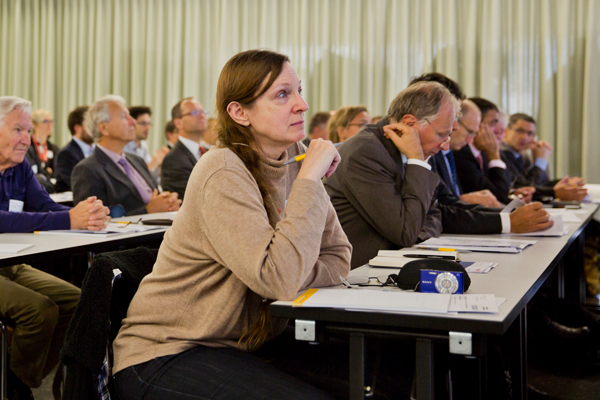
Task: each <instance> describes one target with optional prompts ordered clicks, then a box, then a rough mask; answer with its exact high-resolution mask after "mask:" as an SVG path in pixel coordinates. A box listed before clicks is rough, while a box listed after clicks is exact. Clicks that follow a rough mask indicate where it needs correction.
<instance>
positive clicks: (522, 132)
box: [514, 128, 535, 137]
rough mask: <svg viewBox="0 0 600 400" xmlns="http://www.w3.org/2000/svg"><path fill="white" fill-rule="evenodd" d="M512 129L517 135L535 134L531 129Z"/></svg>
mask: <svg viewBox="0 0 600 400" xmlns="http://www.w3.org/2000/svg"><path fill="white" fill-rule="evenodd" d="M514 131H515V132H517V133H518V134H519V135H527V136H529V137H533V136H534V135H535V133H534V132H533V131H526V130H525V129H523V128H517V129H515V130H514Z"/></svg>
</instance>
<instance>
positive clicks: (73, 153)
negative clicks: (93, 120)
mask: <svg viewBox="0 0 600 400" xmlns="http://www.w3.org/2000/svg"><path fill="white" fill-rule="evenodd" d="M88 108H89V107H88V106H80V107H77V108H76V109H74V110H73V111H71V112H70V113H69V118H68V120H67V124H68V126H69V131H70V132H71V135H72V136H73V139H71V141H70V142H69V143H68V144H67V145H66V146H65V147H63V148H62V149H61V150H60V151H59V152H58V154H57V155H56V160H55V161H54V172H55V174H56V191H57V192H59V193H60V192H68V191H70V190H71V173H72V172H73V168H75V166H76V165H77V163H78V162H79V161H81V160H83V159H84V158H86V157H87V156H89V155H90V154H92V151H94V138H92V137H91V136H90V134H89V133H88V131H87V129H85V124H84V123H83V118H84V116H85V112H86V111H87V110H88Z"/></svg>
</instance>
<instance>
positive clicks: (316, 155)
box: [298, 139, 342, 182]
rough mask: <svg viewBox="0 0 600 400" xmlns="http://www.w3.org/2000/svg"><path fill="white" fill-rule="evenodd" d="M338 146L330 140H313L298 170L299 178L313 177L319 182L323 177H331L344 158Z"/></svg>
mask: <svg viewBox="0 0 600 400" xmlns="http://www.w3.org/2000/svg"><path fill="white" fill-rule="evenodd" d="M336 147H337V146H334V144H333V143H331V142H330V141H329V140H323V139H313V140H311V142H310V145H309V146H308V150H307V151H306V153H305V154H306V155H305V156H304V161H303V162H302V167H300V172H298V179H303V178H304V179H312V180H314V181H315V182H318V181H320V180H321V178H323V177H326V178H328V177H330V176H331V174H333V172H334V171H335V169H336V168H337V166H338V164H339V163H340V161H341V160H342V158H341V157H340V153H338V152H337V150H336Z"/></svg>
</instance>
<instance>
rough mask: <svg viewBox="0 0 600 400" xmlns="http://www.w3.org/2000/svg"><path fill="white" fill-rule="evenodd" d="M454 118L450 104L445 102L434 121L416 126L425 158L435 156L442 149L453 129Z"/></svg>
mask: <svg viewBox="0 0 600 400" xmlns="http://www.w3.org/2000/svg"><path fill="white" fill-rule="evenodd" d="M455 117H456V115H455V114H454V108H453V107H452V104H451V103H450V102H449V101H446V102H445V103H444V104H442V107H441V108H440V112H439V113H438V115H437V117H436V118H435V119H434V120H431V121H429V123H427V122H426V121H425V122H424V123H421V124H418V125H417V129H418V130H419V136H420V138H421V147H422V148H423V154H424V155H425V158H427V157H431V156H433V155H435V154H437V152H439V151H440V150H442V148H444V145H445V144H446V143H447V142H448V140H449V138H450V135H451V134H452V131H453V129H454V124H455Z"/></svg>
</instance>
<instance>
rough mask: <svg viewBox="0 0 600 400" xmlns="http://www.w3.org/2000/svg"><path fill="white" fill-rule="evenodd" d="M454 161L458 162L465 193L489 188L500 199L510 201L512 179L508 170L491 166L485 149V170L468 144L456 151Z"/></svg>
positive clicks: (483, 155) (459, 174) (457, 171)
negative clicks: (481, 167) (480, 166)
mask: <svg viewBox="0 0 600 400" xmlns="http://www.w3.org/2000/svg"><path fill="white" fill-rule="evenodd" d="M453 154H454V162H455V163H456V174H457V175H458V180H459V181H460V184H461V186H462V188H463V189H464V192H465V193H470V192H476V191H478V190H483V189H488V190H489V191H490V192H492V193H493V194H494V196H496V198H497V199H498V201H501V202H502V203H509V202H510V200H509V199H508V191H509V190H510V183H511V181H510V180H509V179H508V172H507V170H505V169H503V168H490V167H489V159H488V156H487V154H485V153H484V152H483V151H482V152H481V155H482V157H483V171H482V170H481V169H480V168H479V162H478V161H477V159H476V158H475V156H474V155H473V152H472V151H471V149H470V148H469V146H468V145H465V146H464V147H463V148H462V149H460V150H458V151H454V152H453Z"/></svg>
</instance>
